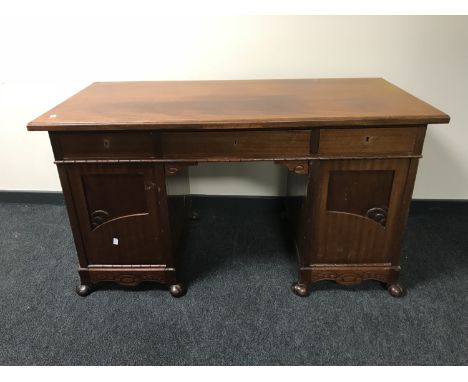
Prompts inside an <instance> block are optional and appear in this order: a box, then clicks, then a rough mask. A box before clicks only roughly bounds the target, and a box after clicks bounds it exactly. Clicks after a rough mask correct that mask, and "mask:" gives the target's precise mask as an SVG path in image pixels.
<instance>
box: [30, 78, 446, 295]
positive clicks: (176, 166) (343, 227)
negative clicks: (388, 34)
mask: <svg viewBox="0 0 468 382" xmlns="http://www.w3.org/2000/svg"><path fill="white" fill-rule="evenodd" d="M448 121H449V117H448V116H447V115H446V114H444V113H443V112H441V111H439V110H437V109H435V108H433V107H432V106H430V105H428V104H426V103H424V102H422V101H420V100H418V99H417V98H415V97H413V96H411V95H409V94H408V93H406V92H404V91H402V90H401V89H399V88H397V87H395V86H394V85H391V84H389V83H388V82H386V81H385V80H383V79H327V80H265V81H206V82H198V81H192V82H128V83H95V84H93V85H91V86H90V87H88V88H86V89H85V90H83V91H82V92H80V93H78V94H77V95H75V96H73V97H71V98H70V99H69V100H67V101H65V102H64V103H62V104H61V105H59V106H57V107H56V108H54V109H52V110H51V111H49V112H47V113H45V114H44V115H43V116H41V117H39V118H37V119H36V120H34V121H32V122H31V123H29V124H28V129H29V130H47V131H49V135H50V140H51V144H52V149H53V152H54V157H55V159H56V164H57V168H58V172H59V176H60V181H61V184H62V188H63V191H64V196H65V202H66V205H67V211H68V216H69V219H70V224H71V228H72V232H73V237H74V240H75V244H76V249H77V253H78V258H79V263H80V269H79V274H80V279H81V285H80V286H79V287H78V288H77V293H78V294H79V295H80V296H85V295H87V294H89V293H90V292H91V291H92V290H93V289H94V287H95V286H96V285H97V284H98V283H101V282H106V281H107V282H109V281H110V282H114V283H118V284H120V285H123V286H127V287H132V286H135V285H138V284H139V283H141V282H145V281H152V282H158V283H161V284H164V285H166V286H167V287H168V289H169V291H170V293H171V294H172V295H173V296H174V297H180V296H182V295H183V294H184V293H185V292H186V287H185V285H184V284H182V283H181V282H180V280H178V278H177V269H179V268H180V261H179V260H180V258H181V254H182V253H183V243H184V240H183V238H184V231H185V229H186V226H187V222H188V220H189V218H198V214H196V213H195V212H193V211H191V206H190V198H189V196H190V188H189V182H188V166H191V165H196V164H197V163H199V162H208V161H213V162H220V161H225V162H236V161H245V160H249V161H256V160H272V161H275V162H276V163H278V164H280V165H284V166H286V168H287V169H288V170H289V172H288V185H287V190H288V198H287V216H288V217H289V219H290V220H291V224H290V225H291V228H292V231H293V237H294V241H295V246H296V250H297V254H298V261H299V280H298V282H296V283H294V284H293V286H292V290H293V292H294V293H296V294H297V295H299V296H302V297H304V296H307V295H308V294H309V287H310V285H311V284H312V283H314V282H318V281H321V280H333V281H335V282H337V283H340V284H343V285H354V284H357V283H360V282H362V281H363V280H367V279H371V280H377V281H379V282H381V283H383V284H384V285H385V286H386V288H387V290H388V292H389V293H390V295H391V296H394V297H400V296H402V295H403V294H404V290H403V288H402V286H401V285H400V284H399V282H398V274H399V272H400V260H399V259H400V247H401V241H402V238H403V234H404V229H405V224H406V219H407V216H408V211H409V204H410V201H411V194H412V190H413V186H414V181H415V177H416V171H417V164H418V158H419V157H420V156H421V152H422V147H423V142H424V137H425V132H426V125H427V124H428V123H446V122H448Z"/></svg>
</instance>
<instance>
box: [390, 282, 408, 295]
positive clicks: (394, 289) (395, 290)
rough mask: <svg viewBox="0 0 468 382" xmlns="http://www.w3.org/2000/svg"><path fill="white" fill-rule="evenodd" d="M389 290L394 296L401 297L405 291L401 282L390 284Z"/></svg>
mask: <svg viewBox="0 0 468 382" xmlns="http://www.w3.org/2000/svg"><path fill="white" fill-rule="evenodd" d="M387 290H388V293H390V296H392V297H401V296H403V293H404V290H403V288H402V286H401V285H400V284H390V285H388V286H387Z"/></svg>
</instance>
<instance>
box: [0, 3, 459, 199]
mask: <svg viewBox="0 0 468 382" xmlns="http://www.w3.org/2000/svg"><path fill="white" fill-rule="evenodd" d="M49 2H50V0H47V1H41V2H35V3H36V5H34V2H33V3H31V4H32V5H30V8H29V9H28V12H25V11H24V10H23V9H22V8H21V7H20V6H18V7H17V9H16V10H13V11H11V10H10V14H8V12H7V13H6V14H5V13H3V15H1V16H0V17H1V20H0V39H1V40H0V42H1V51H0V190H60V184H59V181H58V177H57V174H56V170H55V166H54V165H53V164H52V161H53V157H52V151H51V149H50V146H49V141H48V136H47V134H46V133H38V132H34V133H33V132H29V133H28V132H27V131H26V123H27V122H28V121H30V120H31V119H33V118H35V117H36V116H38V115H39V114H41V113H42V112H44V111H46V110H48V109H49V108H51V107H52V106H54V105H55V104H57V103H58V102H61V101H62V100H63V99H65V98H66V97H68V96H70V95H72V94H73V93H75V92H77V91H78V90H80V89H81V88H83V87H85V86H86V85H88V84H89V83H90V82H93V81H118V80H188V79H199V80H208V79H254V78H305V77H312V78H314V77H316V78H318V77H373V76H377V77H384V78H386V79H387V80H389V81H391V82H393V83H395V84H396V85H398V86H400V87H402V88H404V89H406V90H408V91H409V92H411V93H413V94H414V95H416V96H418V97H420V98H422V99H423V100H425V101H427V102H429V103H431V104H433V105H434V106H436V107H438V108H440V109H441V110H443V111H445V112H447V113H448V114H450V116H451V117H452V121H451V123H450V125H434V126H430V127H429V129H428V134H427V138H426V143H425V147H424V152H423V154H424V157H425V158H424V159H423V160H422V162H421V164H420V170H419V174H418V178H417V183H416V188H415V192H414V197H415V198H443V199H450V198H455V199H457V198H458V199H468V149H467V147H468V17H390V16H385V17H372V16H363V17H361V16H359V17H350V16H344V17H341V16H340V17H337V16H324V17H323V16H299V17H292V16H291V17H289V16H288V17H227V18H226V17H212V18H199V17H194V18H190V17H175V16H173V17H171V16H162V17H160V16H158V14H157V9H156V8H154V9H145V8H141V7H132V6H131V4H132V2H131V1H129V2H128V4H129V5H128V6H123V5H121V4H122V3H119V5H116V6H112V7H109V6H103V5H101V6H98V5H97V4H100V3H98V2H95V4H94V6H93V7H92V8H91V7H85V6H80V4H81V3H80V2H78V3H77V5H70V3H69V2H62V3H63V4H62V5H60V3H54V7H55V8H53V9H51V8H50V7H49V8H48V7H47V3H49ZM283 171H284V169H283V168H281V167H278V166H275V165H273V164H270V163H260V164H237V165H219V164H218V165H200V166H198V167H194V168H192V169H191V188H192V192H194V193H200V194H230V195H233V194H247V195H277V194H280V193H281V192H282V191H283V185H282V184H283V180H284V177H283V175H284V174H283Z"/></svg>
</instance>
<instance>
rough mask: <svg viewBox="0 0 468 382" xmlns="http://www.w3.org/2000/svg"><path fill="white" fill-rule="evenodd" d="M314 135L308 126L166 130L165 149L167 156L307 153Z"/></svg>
mask: <svg viewBox="0 0 468 382" xmlns="http://www.w3.org/2000/svg"><path fill="white" fill-rule="evenodd" d="M310 136H311V134H310V131H307V130H291V131H242V132H231V131H224V132H211V131H206V132H189V133H183V132H176V133H162V134H161V152H162V156H163V158H167V159H202V158H208V159H209V158H212V159H217V158H218V159H222V158H246V159H254V158H260V159H261V158H271V159H276V158H281V157H283V156H289V157H304V156H309V155H310Z"/></svg>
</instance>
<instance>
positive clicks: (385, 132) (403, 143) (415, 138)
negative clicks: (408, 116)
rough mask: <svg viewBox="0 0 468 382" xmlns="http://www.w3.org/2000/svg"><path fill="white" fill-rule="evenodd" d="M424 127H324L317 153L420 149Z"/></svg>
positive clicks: (412, 151) (410, 151)
mask: <svg viewBox="0 0 468 382" xmlns="http://www.w3.org/2000/svg"><path fill="white" fill-rule="evenodd" d="M424 131H425V128H424V127H399V128H385V127H382V128H363V129H323V130H320V141H319V150H318V153H319V154H324V155H336V156H347V155H348V156H349V155H356V156H367V155H375V154H378V155H380V154H381V155H391V154H393V155H410V154H419V153H421V148H422V139H424Z"/></svg>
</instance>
